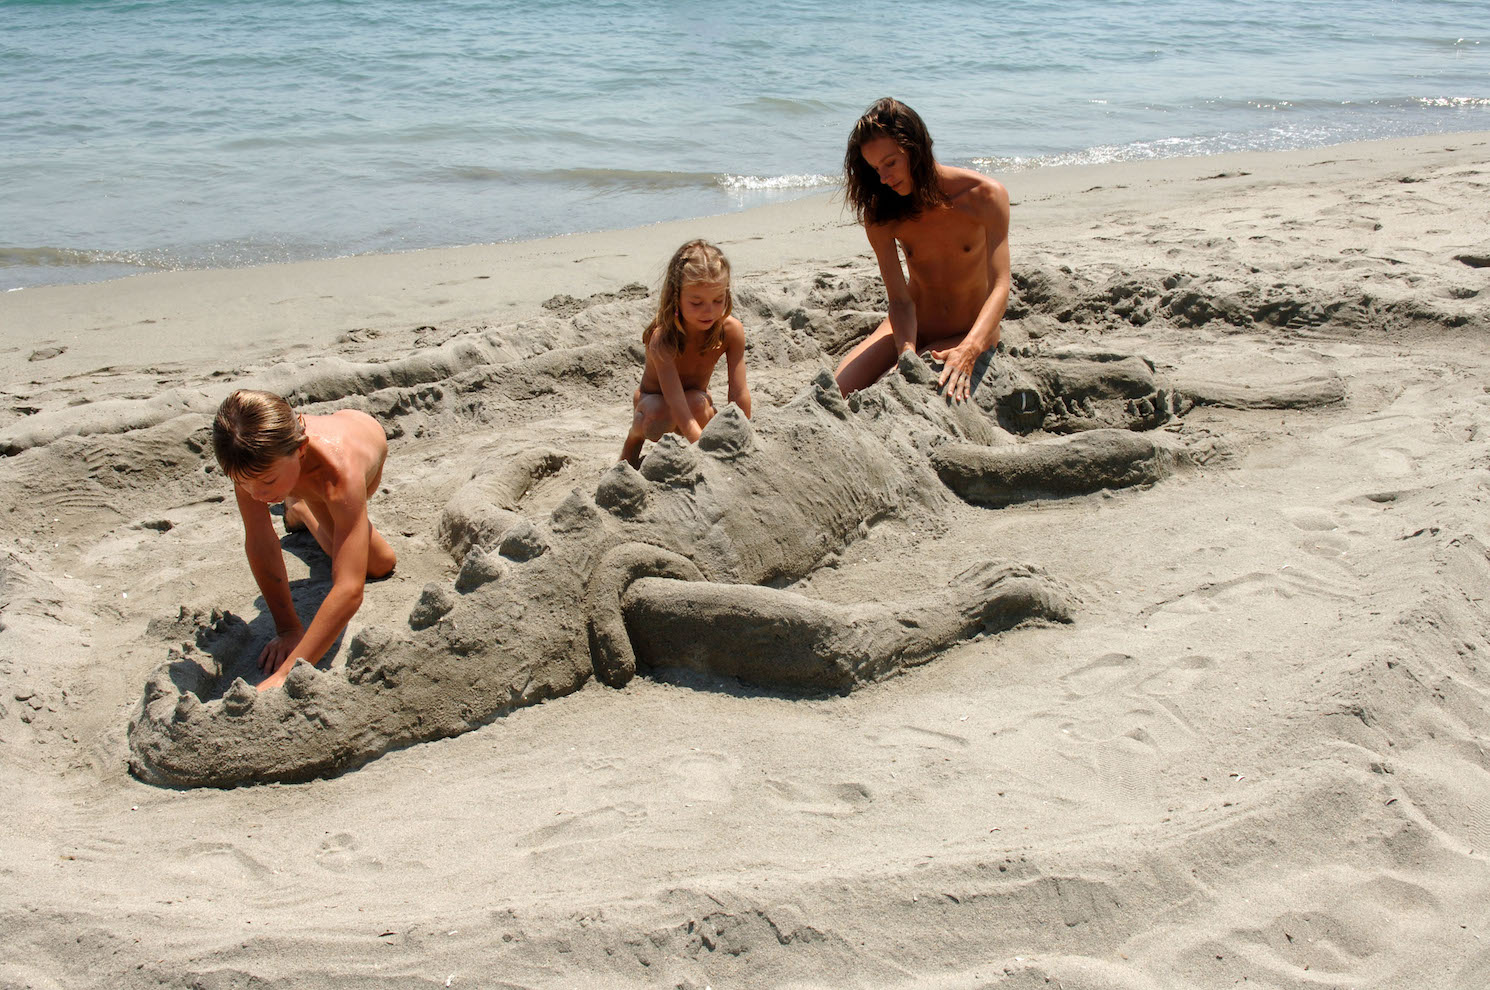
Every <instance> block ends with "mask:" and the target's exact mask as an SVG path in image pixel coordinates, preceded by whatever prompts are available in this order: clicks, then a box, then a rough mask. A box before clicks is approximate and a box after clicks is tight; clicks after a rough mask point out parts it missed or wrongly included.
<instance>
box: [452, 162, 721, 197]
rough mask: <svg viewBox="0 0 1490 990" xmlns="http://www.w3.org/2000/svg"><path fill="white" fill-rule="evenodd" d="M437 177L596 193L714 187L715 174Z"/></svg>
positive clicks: (483, 169)
mask: <svg viewBox="0 0 1490 990" xmlns="http://www.w3.org/2000/svg"><path fill="white" fill-rule="evenodd" d="M435 175H436V177H437V178H444V179H452V180H456V181H461V182H511V183H526V184H534V185H563V186H577V187H581V188H587V189H595V190H606V191H610V190H625V191H646V190H667V189H685V188H702V187H707V186H711V185H714V184H715V183H716V182H717V181H718V178H719V177H718V175H717V174H716V173H714V172H672V171H666V170H651V169H618V168H501V167H494V166H490V165H450V166H446V167H445V168H442V169H439V170H437V171H436V173H435Z"/></svg>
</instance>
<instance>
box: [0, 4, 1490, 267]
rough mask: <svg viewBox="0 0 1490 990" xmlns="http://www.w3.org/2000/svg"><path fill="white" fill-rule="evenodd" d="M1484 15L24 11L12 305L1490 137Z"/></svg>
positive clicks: (17, 11) (1, 24)
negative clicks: (911, 117)
mask: <svg viewBox="0 0 1490 990" xmlns="http://www.w3.org/2000/svg"><path fill="white" fill-rule="evenodd" d="M1487 70H1490V13H1487V5H1486V3H1485V2H1483V0H1457V2H1456V0H1358V2H1344V0H1252V2H1246V0H1183V2H1178V0H1143V2H1136V0H1006V2H1004V3H999V4H987V5H984V4H976V3H972V2H969V0H898V2H892V0H860V2H857V3H851V4H850V3H842V2H833V0H753V2H750V3H708V2H693V0H690V2H685V0H586V2H579V0H543V2H528V0H509V2H477V0H423V2H409V0H396V2H395V0H358V2H354V0H30V2H26V0H0V288H5V289H12V288H17V287H24V286H33V285H39V284H45V283H55V282H77V281H87V280H96V279H104V278H113V277H118V276H123V275H128V274H135V273H140V272H144V271H151V270H159V269H175V268H193V267H232V266H242V265H253V264H261V263H265V262H274V261H289V260H299V259H307V258H321V257H330V256H337V255H347V254H358V253H365V252H384V251H400V250H409V249H414V248H423V247H433V246H444V245H457V244H471V243H485V242H493V241H507V240H516V239H525V238H533V237H540V236H545V235H551V234H562V233H569V232H576V231H583V230H594V229H604V228H617V227H628V226H634V225H638V224H644V223H651V222H655V221H660V220H668V219H677V218H682V217H691V216H707V215H711V214H716V213H721V212H726V211H730V210H736V209H741V208H744V207H749V206H753V205H757V204H762V203H767V202H772V201H775V200H780V199H783V198H789V197H792V196H799V195H802V194H803V192H804V191H813V190H823V189H828V188H831V187H834V186H835V185H836V184H837V183H838V181H839V179H838V177H839V175H840V173H841V169H842V157H843V150H844V142H845V139H846V137H847V134H848V131H849V128H850V127H851V125H852V124H853V121H854V119H855V118H856V117H857V116H858V115H859V114H860V113H861V112H862V111H863V110H864V108H865V107H866V106H867V105H868V104H869V103H871V102H873V101H874V100H875V99H876V98H878V97H880V96H884V95H894V96H897V97H899V98H901V99H903V100H905V101H906V102H908V103H909V104H911V105H912V106H914V107H915V108H916V109H917V110H918V111H919V112H920V113H921V115H922V117H923V118H924V119H925V120H926V122H927V124H928V126H929V128H930V130H931V133H932V135H933V136H934V138H935V140H936V150H937V154H938V156H939V157H940V158H941V159H942V160H943V161H946V162H949V163H954V164H960V165H966V166H971V167H974V168H978V169H981V170H983V171H986V172H989V173H992V174H1004V173H1008V172H1009V171H1011V170H1016V169H1025V168H1037V167H1040V166H1042V165H1046V164H1052V163H1068V162H1104V161H1114V160H1122V159H1136V158H1149V157H1161V156H1171V155H1203V154H1209V153H1215V152H1222V151H1232V150H1242V149H1259V150H1267V149H1284V148H1298V147H1305V146H1317V145H1325V144H1331V143H1338V142H1342V141H1348V140H1356V139H1363V138H1377V137H1387V136H1397V135H1409V134H1424V133H1434V132H1446V131H1459V130H1484V129H1490V72H1487Z"/></svg>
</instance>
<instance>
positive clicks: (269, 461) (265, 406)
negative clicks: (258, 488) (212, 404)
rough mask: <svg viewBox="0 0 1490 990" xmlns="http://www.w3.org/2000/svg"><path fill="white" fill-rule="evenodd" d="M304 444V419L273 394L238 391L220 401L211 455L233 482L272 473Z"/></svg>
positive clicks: (263, 476)
mask: <svg viewBox="0 0 1490 990" xmlns="http://www.w3.org/2000/svg"><path fill="white" fill-rule="evenodd" d="M304 445H305V425H304V422H303V420H302V419H301V418H300V417H299V416H297V415H296V414H295V410H293V409H291V408H290V404H289V403H288V402H286V401H285V400H284V399H282V398H280V397H279V396H277V395H275V394H274V393H273V392H261V391H258V390H257V389H239V390H238V391H236V392H234V393H233V394H232V395H230V396H228V397H227V398H226V399H224V400H223V403H222V405H221V406H219V407H218V409H217V418H216V419H215V420H214V421H213V423H212V452H213V453H214V454H216V455H217V463H218V466H219V467H221V468H222V470H223V473H224V474H226V475H227V476H228V477H229V478H231V479H233V481H234V482H241V481H244V480H248V479H255V478H265V476H266V475H268V474H272V473H275V471H276V469H277V468H280V467H281V465H280V462H281V461H283V460H284V459H285V458H287V457H293V456H294V455H295V454H297V453H298V452H299V451H300V449H301V447H303V446H304ZM266 480H267V479H266ZM274 480H283V479H280V478H276V479H274Z"/></svg>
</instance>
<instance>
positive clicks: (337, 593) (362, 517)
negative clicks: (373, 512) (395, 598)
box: [212, 389, 395, 691]
mask: <svg viewBox="0 0 1490 990" xmlns="http://www.w3.org/2000/svg"><path fill="white" fill-rule="evenodd" d="M212 448H213V453H215V454H216V455H217V463H218V464H219V465H221V467H222V470H223V473H224V474H226V475H227V476H228V478H230V479H231V480H232V482H233V493H234V494H235V495H236V496H237V498H238V514H239V515H240V516H242V517H243V549H244V552H245V553H247V555H248V566H249V569H250V570H251V571H253V576H254V581H256V582H257V583H258V585H259V591H261V592H262V593H263V595H264V602H265V604H266V605H268V606H269V612H270V614H271V615H273V616H274V628H275V631H276V632H277V633H278V635H276V636H275V637H274V639H273V640H272V641H270V643H269V645H268V646H266V647H264V650H263V652H262V653H260V654H259V667H260V669H261V670H263V672H264V673H265V674H266V675H267V676H266V677H265V678H264V680H263V681H262V682H261V683H260V684H259V690H260V691H264V690H267V689H269V688H272V687H276V686H278V685H279V684H281V683H283V682H284V679H285V677H286V676H288V675H289V673H290V668H291V667H293V666H294V665H295V661H296V660H299V659H304V660H306V661H307V662H309V663H315V662H316V661H317V660H319V659H321V656H322V655H323V654H324V653H325V652H326V651H327V650H328V649H330V647H331V644H332V643H334V642H336V637H337V636H339V635H340V634H341V631H342V629H343V628H345V627H346V624H347V623H348V622H350V621H351V620H352V616H353V615H355V614H356V613H357V609H358V608H359V607H361V605H362V589H363V585H364V584H365V583H366V581H367V579H368V578H379V577H385V576H386V575H388V574H389V573H390V572H391V571H392V570H393V565H394V563H395V558H394V555H393V548H392V547H390V546H389V545H388V541H387V540H385V539H384V538H383V535H382V534H381V533H379V532H378V531H377V530H376V529H374V528H373V525H372V523H371V522H369V521H368V518H367V500H368V498H370V497H371V496H372V493H373V492H375V491H377V489H378V484H379V482H381V481H382V478H383V461H384V459H385V458H387V456H388V438H387V436H386V435H385V434H384V432H383V427H382V426H380V425H379V424H378V421H377V420H375V419H373V418H372V417H371V416H369V415H368V414H367V413H364V412H358V411H356V410H355V409H343V410H340V411H338V412H334V413H332V414H331V415H329V416H297V415H296V414H295V411H294V410H292V409H291V408H290V407H289V404H288V403H286V402H285V400H284V399H282V398H280V397H279V396H277V395H275V394H273V393H272V392H258V391H252V390H248V389H240V390H239V391H237V392H234V393H233V394H232V395H230V396H228V397H227V399H225V400H224V401H223V404H222V406H221V407H220V408H219V409H218V410H217V419H216V420H215V421H214V422H213V424H212ZM275 502H283V503H284V504H285V528H286V529H305V530H308V531H309V532H310V535H311V536H313V537H315V539H316V542H317V543H319V544H320V545H321V549H322V550H325V551H326V554H327V555H328V556H329V557H330V558H331V590H330V591H329V592H328V593H327V595H326V598H325V600H324V601H322V602H321V607H320V608H319V609H317V610H316V615H315V618H314V619H313V620H311V624H310V626H309V627H308V628H307V627H305V626H302V625H301V624H300V617H299V616H298V615H296V614H295V604H294V602H293V601H292V600H291V598H290V582H289V578H288V576H287V574H286V572H285V562H284V558H283V557H282V556H281V555H280V549H279V537H278V536H277V535H276V534H275V532H274V524H273V522H271V521H270V518H269V506H270V505H272V504H273V503H275Z"/></svg>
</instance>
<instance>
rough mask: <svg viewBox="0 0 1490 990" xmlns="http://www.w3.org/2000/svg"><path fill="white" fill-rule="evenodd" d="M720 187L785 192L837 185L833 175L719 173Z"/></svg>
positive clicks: (734, 190) (750, 190)
mask: <svg viewBox="0 0 1490 990" xmlns="http://www.w3.org/2000/svg"><path fill="white" fill-rule="evenodd" d="M716 181H717V182H718V183H719V186H720V188H722V189H727V190H729V191H730V192H757V191H761V192H785V191H787V190H793V189H822V188H825V187H827V186H836V185H838V177H837V176H833V175H811V174H802V175H721V176H718V177H717V178H716Z"/></svg>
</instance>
